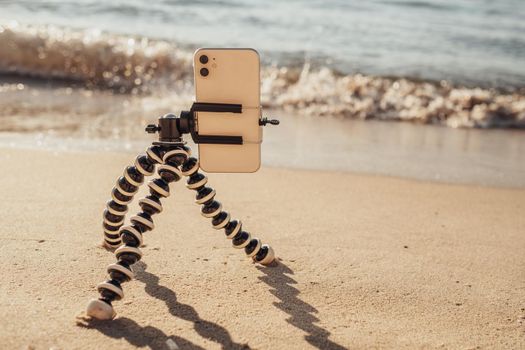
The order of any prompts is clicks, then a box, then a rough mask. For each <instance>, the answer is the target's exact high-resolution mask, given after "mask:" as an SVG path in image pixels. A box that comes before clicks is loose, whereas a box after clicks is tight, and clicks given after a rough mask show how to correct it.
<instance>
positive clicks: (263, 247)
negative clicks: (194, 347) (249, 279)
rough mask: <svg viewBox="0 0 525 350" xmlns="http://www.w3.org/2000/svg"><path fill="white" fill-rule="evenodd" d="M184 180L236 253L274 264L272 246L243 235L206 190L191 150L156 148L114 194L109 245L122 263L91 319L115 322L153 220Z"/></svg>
mask: <svg viewBox="0 0 525 350" xmlns="http://www.w3.org/2000/svg"><path fill="white" fill-rule="evenodd" d="M159 164H160V165H159ZM156 165H159V167H158V168H157V174H158V177H157V178H155V179H153V180H150V181H149V182H148V187H149V195H148V196H146V197H145V198H142V199H140V200H139V206H140V208H141V209H142V211H141V212H139V213H138V214H136V215H135V216H133V217H131V219H130V222H131V225H128V226H123V224H124V221H125V215H126V213H127V211H128V204H130V203H131V202H132V200H133V196H134V195H135V194H136V193H137V191H138V189H139V187H140V186H141V185H142V184H143V183H144V178H145V177H146V176H150V175H153V174H154V172H155V167H156ZM183 177H187V181H186V187H187V188H188V189H191V190H194V191H195V192H196V197H195V203H197V204H199V205H201V206H202V207H201V214H202V216H204V217H205V218H208V219H211V224H212V227H213V228H214V229H216V230H220V229H224V232H225V235H226V238H228V239H231V240H232V245H233V247H234V248H237V249H244V252H245V253H246V255H247V256H248V257H250V258H252V260H253V261H254V262H256V263H259V264H262V265H269V264H271V263H272V262H273V261H274V260H275V253H274V251H273V249H272V248H271V247H270V246H269V245H267V244H262V242H261V240H260V239H259V238H255V237H252V236H251V235H250V233H248V232H246V231H244V230H243V229H242V223H241V222H240V221H238V220H232V219H231V216H230V214H229V213H227V212H225V211H223V210H222V204H221V203H220V202H218V201H216V200H215V194H216V192H215V190H214V189H212V188H210V187H207V186H206V184H207V183H208V178H207V177H206V176H205V175H204V174H202V173H200V172H199V162H198V160H197V159H196V158H193V157H191V150H190V148H189V147H186V146H184V145H181V144H178V145H173V144H168V145H156V146H152V147H150V148H149V149H148V150H147V152H146V155H140V156H138V157H137V158H136V160H135V163H134V165H133V166H128V167H127V168H126V169H125V171H124V174H123V176H121V177H120V178H119V179H118V180H117V184H116V185H115V188H114V189H113V191H112V200H111V201H109V202H108V203H107V204H106V210H105V211H104V214H103V218H104V221H103V227H104V244H105V245H106V246H107V247H108V248H112V249H114V248H117V247H118V248H117V249H116V250H115V257H116V258H117V262H116V263H114V264H111V265H109V266H108V268H107V272H108V275H109V279H108V280H106V281H104V282H102V283H100V284H98V286H97V289H98V292H99V293H100V298H99V299H93V300H91V301H90V302H89V304H88V306H87V311H86V312H87V315H88V316H90V317H93V318H96V319H100V320H109V319H113V318H114V317H115V315H116V313H115V311H114V309H113V306H112V302H113V301H115V300H120V299H122V298H123V297H124V291H123V289H122V283H124V282H128V281H130V280H131V279H133V270H132V268H131V266H132V265H133V264H135V263H136V262H137V261H139V260H140V259H141V258H142V252H141V250H140V248H139V247H140V246H141V245H142V244H143V235H144V233H146V232H147V231H151V230H153V229H154V228H155V224H154V222H153V219H152V216H153V215H155V214H159V213H161V212H162V203H161V198H166V197H168V196H169V195H170V188H169V184H170V183H171V182H176V181H179V180H180V179H181V178H183Z"/></svg>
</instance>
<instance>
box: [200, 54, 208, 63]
mask: <svg viewBox="0 0 525 350" xmlns="http://www.w3.org/2000/svg"><path fill="white" fill-rule="evenodd" d="M199 61H200V63H202V64H206V63H208V56H206V55H202V56H201V57H199Z"/></svg>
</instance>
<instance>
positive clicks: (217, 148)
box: [193, 48, 262, 173]
mask: <svg viewBox="0 0 525 350" xmlns="http://www.w3.org/2000/svg"><path fill="white" fill-rule="evenodd" d="M193 72H194V81H195V101H196V102H207V103H229V104H241V105H242V112H241V113H229V112H226V113H225V112H220V113H219V112H196V128H197V131H198V133H199V135H221V136H222V135H224V136H242V140H243V143H242V145H224V144H205V143H204V144H199V145H198V149H199V163H200V167H201V168H202V169H203V170H204V171H206V172H210V173H213V172H221V173H253V172H255V171H257V170H258V169H259V167H260V165H261V143H262V127H261V126H260V125H259V119H260V116H261V106H260V60H259V54H258V53H257V51H255V50H253V49H219V48H201V49H198V50H197V51H195V54H194V56H193Z"/></svg>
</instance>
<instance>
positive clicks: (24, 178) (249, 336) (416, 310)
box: [0, 149, 525, 349]
mask: <svg viewBox="0 0 525 350" xmlns="http://www.w3.org/2000/svg"><path fill="white" fill-rule="evenodd" d="M133 158H134V155H131V154H115V153H113V154H112V153H102V152H101V153H99V154H95V153H60V154H54V153H52V152H44V151H29V150H25V151H23V150H13V149H1V150H0V164H1V169H2V177H1V181H0V194H1V196H2V201H3V202H2V203H3V204H2V205H1V213H2V214H1V218H2V221H1V222H2V229H1V231H0V244H1V248H0V263H1V266H2V277H1V284H0V313H1V315H2V316H1V317H0V348H1V349H25V348H29V349H49V348H53V349H129V348H135V347H137V348H148V347H149V348H151V349H169V348H170V347H169V345H171V348H176V347H177V346H178V347H179V348H181V349H184V348H205V349H216V348H221V347H223V348H225V349H232V348H236V347H246V348H253V349H306V348H322V349H339V348H394V347H395V348H403V347H408V348H438V347H444V348H464V349H465V348H466V349H470V348H477V347H481V348H508V349H518V348H524V347H525V309H524V308H525V302H524V297H525V259H524V256H525V255H524V248H525V216H524V215H523V213H524V210H525V191H524V190H513V189H502V188H498V189H496V188H483V187H474V186H457V185H444V184H436V183H426V182H418V181H408V180H401V179H396V178H387V177H375V176H363V175H354V174H349V173H336V172H317V171H298V170H282V169H272V168H265V169H263V170H261V171H260V172H258V173H256V174H253V175H215V174H214V175H212V176H210V184H211V185H212V186H213V187H215V188H216V189H217V193H218V195H217V198H218V199H219V200H220V201H221V202H222V203H223V204H224V205H225V208H226V209H227V210H229V211H231V213H232V214H233V215H234V216H235V217H238V218H241V219H242V220H243V222H244V224H245V227H246V228H247V229H248V230H249V231H251V232H252V233H256V234H257V236H259V237H260V238H262V239H263V241H265V242H268V243H270V244H272V246H273V247H274V248H275V250H276V252H277V254H278V256H279V257H280V259H281V261H280V264H279V265H278V266H277V267H273V268H261V267H259V266H256V265H253V264H252V263H250V261H249V260H248V259H246V258H245V257H244V254H243V253H242V252H241V251H236V250H235V249H233V248H231V246H230V243H229V242H228V240H227V239H225V238H224V236H223V234H222V233H219V232H217V231H214V230H213V229H212V228H211V227H210V223H209V222H208V220H205V219H203V218H202V217H201V216H200V214H199V208H198V207H197V205H196V204H194V203H193V191H188V190H187V189H186V188H185V187H184V185H183V184H182V183H177V184H174V185H173V186H172V195H171V197H170V198H168V199H167V200H165V201H164V203H165V206H164V207H165V211H164V212H163V213H162V214H160V215H159V216H157V217H156V221H155V222H156V228H155V230H154V231H153V232H150V233H148V234H147V235H146V236H145V241H146V243H147V246H146V247H145V248H144V250H143V251H144V259H143V263H139V266H138V267H137V268H136V269H135V270H136V275H137V280H133V281H132V282H130V283H126V284H125V285H124V292H125V294H126V296H125V298H124V300H122V301H120V302H116V303H115V308H116V311H117V313H118V315H117V318H116V319H115V320H113V321H110V322H92V323H86V322H80V323H79V322H78V321H77V319H76V316H77V315H79V314H81V312H82V311H83V310H84V308H85V305H86V303H87V302H88V300H89V299H90V298H92V297H95V296H96V295H97V293H96V291H95V286H96V284H97V283H99V282H100V281H102V280H103V279H104V278H105V277H104V275H105V268H106V266H107V265H108V264H109V263H112V262H113V261H114V257H113V255H112V254H110V253H108V252H107V251H105V250H104V249H102V248H100V247H99V246H97V245H98V244H99V243H100V242H101V239H102V232H101V228H100V226H101V213H102V210H103V208H104V205H105V202H106V201H107V200H108V199H109V192H110V190H111V188H112V186H113V184H114V181H115V180H116V178H117V177H118V176H119V175H120V174H121V172H122V170H123V169H124V167H125V165H127V164H128V163H129V162H131V161H132V160H133ZM136 198H139V197H136ZM135 209H136V207H133V210H132V211H135ZM167 340H169V341H168V343H169V344H167V343H166V341H167ZM175 344H176V345H175Z"/></svg>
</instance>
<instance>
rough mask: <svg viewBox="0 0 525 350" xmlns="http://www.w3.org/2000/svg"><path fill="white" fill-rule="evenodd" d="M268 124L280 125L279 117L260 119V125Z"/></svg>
mask: <svg viewBox="0 0 525 350" xmlns="http://www.w3.org/2000/svg"><path fill="white" fill-rule="evenodd" d="M266 124H271V125H279V121H278V120H277V119H268V118H263V119H259V125H261V126H266Z"/></svg>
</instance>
